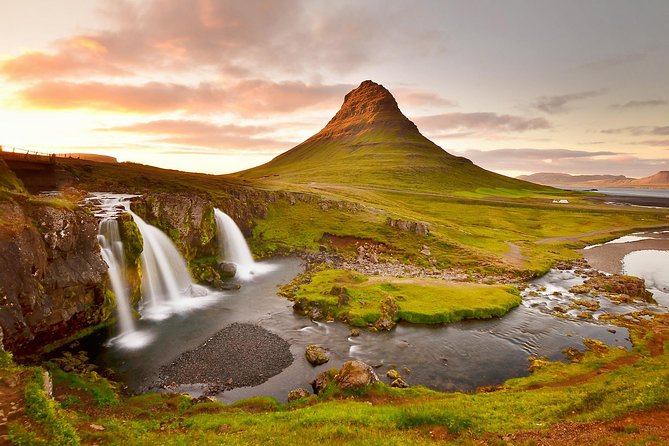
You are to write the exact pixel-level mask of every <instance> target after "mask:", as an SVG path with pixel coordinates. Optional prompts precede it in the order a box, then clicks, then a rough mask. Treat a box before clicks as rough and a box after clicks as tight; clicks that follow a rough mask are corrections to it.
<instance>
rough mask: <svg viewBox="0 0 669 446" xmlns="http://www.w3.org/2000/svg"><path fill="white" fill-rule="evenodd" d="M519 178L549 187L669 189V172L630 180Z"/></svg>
mask: <svg viewBox="0 0 669 446" xmlns="http://www.w3.org/2000/svg"><path fill="white" fill-rule="evenodd" d="M517 178H518V179H520V180H524V181H531V182H534V183H537V184H543V185H547V186H573V187H578V186H580V187H638V188H643V187H651V188H661V189H664V188H669V171H666V170H662V171H659V172H657V173H655V174H653V175H649V176H647V177H643V178H629V177H626V176H625V175H571V174H568V173H558V172H539V173H533V174H531V175H521V176H519V177H517Z"/></svg>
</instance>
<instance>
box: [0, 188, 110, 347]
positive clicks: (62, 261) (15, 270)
mask: <svg viewBox="0 0 669 446" xmlns="http://www.w3.org/2000/svg"><path fill="white" fill-rule="evenodd" d="M0 215H2V220H1V223H0V327H1V328H2V331H3V332H4V346H5V348H6V349H8V350H10V351H14V352H23V351H26V350H27V349H29V348H30V347H32V346H35V345H39V344H41V343H44V342H51V341H53V340H55V339H58V338H60V337H64V336H67V335H70V334H73V333H75V332H76V331H78V330H79V329H82V328H84V327H86V326H89V325H92V324H95V323H98V322H100V321H101V320H102V319H103V318H104V316H105V314H104V313H105V311H109V307H110V305H104V304H105V290H106V287H105V282H104V281H105V277H104V274H105V272H106V270H107V266H106V265H105V263H104V261H103V260H102V258H101V257H100V253H99V247H98V244H97V238H96V235H97V222H96V220H95V218H94V217H93V216H92V215H90V214H88V213H86V212H85V211H83V210H81V209H78V208H74V209H70V208H68V207H67V206H66V205H64V204H63V203H60V202H53V203H46V202H39V201H37V200H32V201H30V202H29V201H25V202H22V203H16V202H10V201H5V202H2V203H0Z"/></svg>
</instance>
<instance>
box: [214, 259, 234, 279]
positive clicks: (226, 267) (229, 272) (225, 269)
mask: <svg viewBox="0 0 669 446" xmlns="http://www.w3.org/2000/svg"><path fill="white" fill-rule="evenodd" d="M218 267H219V269H220V270H221V274H223V275H225V276H229V277H232V276H234V275H235V274H237V265H235V264H234V263H230V262H222V263H219V264H218Z"/></svg>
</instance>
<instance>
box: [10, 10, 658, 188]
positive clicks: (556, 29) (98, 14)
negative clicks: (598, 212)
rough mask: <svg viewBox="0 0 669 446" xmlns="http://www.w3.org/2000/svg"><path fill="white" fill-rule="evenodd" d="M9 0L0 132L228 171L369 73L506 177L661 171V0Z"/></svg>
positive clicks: (446, 140) (301, 128)
mask: <svg viewBox="0 0 669 446" xmlns="http://www.w3.org/2000/svg"><path fill="white" fill-rule="evenodd" d="M572 6H573V5H571V4H569V3H564V2H555V3H541V4H535V3H534V2H492V3H490V2H482V1H474V2H455V1H452V2H451V1H448V2H442V1H438V2H426V3H420V4H418V5H410V4H408V3H405V2H399V1H397V2H390V3H388V2H380V1H378V2H377V1H367V2H358V1H345V2H337V3H336V4H335V5H334V6H333V4H332V2H323V1H316V2H302V1H297V0H283V1H269V2H229V1H214V0H200V1H197V2H183V1H177V0H147V1H130V0H126V1H115V0H98V1H95V2H93V1H87V0H67V1H63V2H58V3H57V4H56V3H54V2H44V1H41V0H26V1H23V2H10V1H3V2H2V3H1V5H0V24H1V25H2V29H3V30H4V35H3V42H2V43H0V83H1V85H2V89H1V90H0V104H1V107H0V144H1V145H4V146H10V147H11V146H15V147H20V148H28V149H36V150H40V151H46V152H81V153H98V154H103V155H109V156H114V157H116V158H117V159H118V160H119V161H133V162H139V163H145V164H151V165H155V166H160V167H166V168H173V169H180V170H188V171H198V172H207V173H214V174H221V173H229V172H234V171H238V170H242V169H246V168H248V167H251V166H254V165H257V164H261V163H263V162H266V161H268V160H269V159H271V158H273V157H274V156H276V155H278V154H279V153H281V152H283V151H285V150H288V149H290V148H291V147H293V146H294V145H296V144H298V143H299V142H301V141H303V140H304V139H305V138H307V137H309V136H310V135H312V134H314V133H316V132H317V131H318V130H319V129H321V128H322V127H323V126H325V124H326V123H327V121H328V119H329V118H330V117H331V116H332V115H333V114H334V112H336V111H337V109H338V108H339V106H340V105H341V101H342V98H343V95H344V94H346V92H348V91H349V90H351V89H352V88H354V87H355V86H357V85H358V84H359V83H360V82H361V81H362V80H364V79H373V80H375V81H377V82H380V83H382V84H383V85H384V86H385V87H387V88H388V89H389V90H390V91H392V92H393V94H394V95H395V97H396V98H397V101H398V103H399V105H400V107H401V109H402V110H403V112H404V113H405V114H406V115H407V116H408V117H409V118H410V119H411V120H412V121H414V122H415V123H416V124H417V125H418V127H419V129H420V130H421V132H422V133H423V134H424V135H425V136H427V137H428V138H430V139H432V140H433V141H435V142H436V143H437V144H439V145H440V146H441V147H443V148H444V149H445V150H447V151H448V152H450V153H453V154H457V155H463V156H466V157H468V158H470V159H472V160H473V161H474V162H475V163H477V164H479V165H481V166H482V167H485V168H487V169H491V170H495V171H498V172H502V173H505V174H510V175H518V174H523V173H531V172H538V171H545V170H550V171H555V172H567V173H611V174H625V175H628V176H637V177H638V176H646V175H650V174H652V173H654V172H657V171H659V170H668V169H669V161H668V160H667V158H668V157H667V154H669V120H668V118H667V117H669V86H668V84H667V81H666V73H668V72H669V27H667V23H669V4H668V3H667V2H664V1H649V2H643V3H641V4H636V3H632V2H623V1H611V2H587V3H583V4H580V3H579V7H577V8H575V7H572Z"/></svg>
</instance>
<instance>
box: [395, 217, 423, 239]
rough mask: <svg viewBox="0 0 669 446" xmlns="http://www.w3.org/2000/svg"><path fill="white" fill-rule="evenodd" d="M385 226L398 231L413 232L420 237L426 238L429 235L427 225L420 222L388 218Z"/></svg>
mask: <svg viewBox="0 0 669 446" xmlns="http://www.w3.org/2000/svg"><path fill="white" fill-rule="evenodd" d="M386 224H387V225H388V226H391V227H393V228H396V229H399V230H400V231H408V232H415V233H416V234H418V235H420V236H422V237H426V236H427V235H428V234H429V233H430V228H429V227H428V225H427V223H423V222H422V221H407V220H400V219H394V218H390V217H388V218H387V219H386Z"/></svg>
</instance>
